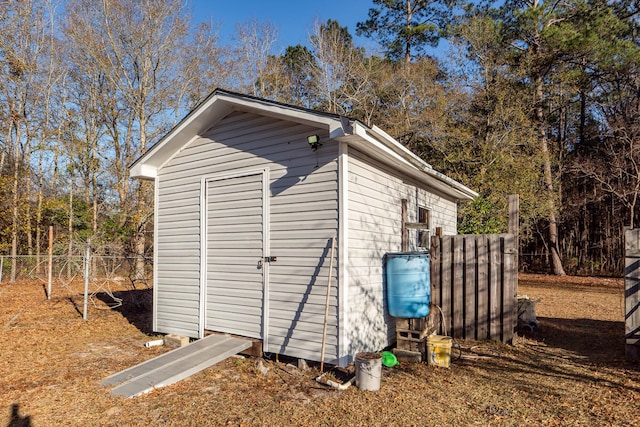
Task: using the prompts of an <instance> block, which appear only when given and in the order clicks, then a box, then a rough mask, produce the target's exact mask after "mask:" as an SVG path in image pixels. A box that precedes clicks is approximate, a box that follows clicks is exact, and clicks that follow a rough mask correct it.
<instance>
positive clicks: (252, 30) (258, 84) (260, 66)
mask: <svg viewBox="0 0 640 427" xmlns="http://www.w3.org/2000/svg"><path fill="white" fill-rule="evenodd" d="M277 39H278V28H277V27H276V26H275V25H273V24H272V23H271V22H269V21H265V22H260V21H258V20H257V19H254V20H252V21H248V22H245V23H242V24H238V25H237V27H236V35H235V41H236V43H237V46H236V47H235V49H234V51H235V54H236V57H237V59H238V60H237V62H236V63H237V69H236V72H237V75H238V86H239V89H240V90H242V91H245V92H248V93H251V94H252V95H254V96H265V80H266V79H265V77H266V74H267V64H268V59H269V53H270V52H271V49H272V48H273V45H274V43H275V42H276V41H277Z"/></svg>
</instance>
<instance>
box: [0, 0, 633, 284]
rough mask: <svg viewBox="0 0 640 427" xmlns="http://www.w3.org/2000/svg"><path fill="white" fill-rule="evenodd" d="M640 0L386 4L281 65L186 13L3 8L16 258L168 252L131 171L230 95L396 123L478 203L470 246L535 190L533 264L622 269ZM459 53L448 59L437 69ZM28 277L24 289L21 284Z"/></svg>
mask: <svg viewBox="0 0 640 427" xmlns="http://www.w3.org/2000/svg"><path fill="white" fill-rule="evenodd" d="M639 12H640V5H639V4H638V1H636V0H619V1H614V0H555V1H547V0H506V1H503V0H500V1H497V2H491V1H485V2H478V1H476V2H472V3H466V2H463V1H456V0H427V1H418V0H386V1H385V0H373V1H372V2H371V8H370V10H369V13H368V15H367V16H362V17H361V19H360V20H359V23H358V25H357V27H356V28H355V34H357V35H359V36H363V37H366V38H369V39H371V40H373V41H375V42H376V44H377V45H378V46H380V51H379V52H371V51H367V50H366V49H365V48H363V47H361V46H358V45H357V44H356V42H355V41H354V38H353V34H351V33H350V32H349V29H347V28H346V27H343V26H341V24H340V23H339V22H337V21H335V20H328V21H327V22H324V23H320V22H318V23H317V24H315V25H314V27H313V28H311V29H310V34H311V35H310V37H309V39H308V40H305V41H304V42H303V43H301V44H298V45H295V46H289V47H287V48H286V49H284V50H283V51H282V52H281V53H278V54H274V53H273V46H274V43H276V41H277V40H278V28H276V27H275V26H274V25H273V24H272V23H270V22H268V21H260V20H257V19H256V20H252V21H249V22H245V23H240V24H238V25H237V27H236V31H235V35H234V37H233V39H232V41H231V42H228V43H223V42H222V41H221V39H220V38H219V36H218V33H217V29H216V28H215V27H214V26H212V25H211V24H207V23H195V21H194V20H193V19H192V17H190V16H189V13H188V3H185V1H183V0H65V1H58V2H55V1H52V0H15V1H11V0H4V1H2V0H0V254H4V255H6V257H7V260H9V261H8V262H10V263H11V269H12V272H13V271H14V270H15V269H16V265H15V262H16V261H15V260H16V258H17V256H18V255H25V254H28V255H33V256H37V257H39V256H40V255H41V254H44V253H46V251H47V245H48V242H49V240H48V237H47V229H48V228H49V226H50V225H53V226H54V230H55V235H56V242H57V244H56V246H55V248H54V250H55V252H56V253H59V254H64V253H68V254H69V255H71V253H72V252H73V251H75V250H77V248H81V247H82V244H83V242H85V241H86V240H87V239H91V241H92V242H93V244H94V245H106V246H107V247H108V253H110V254H118V255H119V256H129V257H134V258H136V259H137V260H138V263H137V267H136V268H137V271H138V270H139V271H141V269H143V268H144V262H145V260H146V259H149V258H150V257H151V254H152V252H153V247H152V242H153V238H152V233H153V202H152V201H153V194H152V190H153V189H152V185H151V184H150V183H146V182H137V181H132V180H131V179H130V178H129V177H128V170H127V167H128V165H129V164H130V163H131V162H132V161H134V160H135V159H136V158H137V157H138V156H139V155H140V154H141V153H143V152H144V151H145V150H146V149H148V148H149V147H150V146H151V145H153V143H154V142H156V141H157V140H158V139H159V138H161V137H162V136H163V134H164V133H165V132H167V131H168V130H169V129H170V128H171V127H172V126H173V125H175V124H176V123H177V122H178V121H179V120H180V119H181V118H182V117H183V116H184V115H185V114H186V113H187V112H188V111H190V110H191V109H192V108H193V107H194V106H195V105H197V104H198V102H200V101H201V100H202V99H203V98H204V97H205V96H206V95H207V94H208V93H209V92H210V91H211V90H213V89H214V88H216V87H221V88H225V89H230V90H234V91H238V92H241V93H247V94H250V95H254V96H258V97H263V98H267V99H271V100H275V101H278V102H283V103H288V104H294V105H298V106H302V107H305V108H310V109H318V110H324V111H329V112H332V113H337V114H342V115H346V116H349V117H351V118H355V119H359V120H361V121H362V122H364V123H366V124H369V125H373V124H375V125H376V126H379V127H381V128H382V129H384V130H386V131H387V132H388V133H389V134H391V135H392V136H393V137H395V138H396V139H397V140H399V141H400V142H401V143H402V144H404V145H406V146H407V147H408V148H410V149H411V150H413V151H414V152H416V153H417V154H419V155H420V156H421V157H422V158H423V159H424V160H426V161H427V162H428V163H430V164H432V165H433V166H434V167H435V168H436V169H438V170H440V171H442V172H444V173H446V174H448V175H449V176H451V177H453V178H455V179H457V180H459V181H461V182H463V183H464V184H466V185H467V186H469V187H471V188H473V189H474V190H476V191H478V193H479V194H480V196H479V197H478V198H477V199H475V200H474V201H472V202H466V203H463V204H461V205H460V207H459V222H458V223H459V231H460V232H461V233H500V232H505V231H506V226H507V224H506V220H507V216H508V215H507V195H509V194H519V195H520V208H521V212H520V218H521V236H520V268H521V269H522V270H527V271H545V272H553V273H555V274H565V273H572V274H590V275H615V274H621V273H622V268H623V265H622V263H623V259H624V257H623V251H624V242H623V229H624V228H625V227H634V226H635V225H636V223H637V222H638V219H639V215H640V214H639V213H638V208H637V206H636V205H637V202H638V196H640V31H639V30H640V20H639V16H640V15H639ZM442 39H446V40H447V41H448V45H449V49H448V51H447V54H446V60H443V58H442V56H441V55H439V57H435V56H433V52H434V51H435V48H436V46H437V45H438V42H439V41H440V40H442ZM12 277H14V275H13V274H12Z"/></svg>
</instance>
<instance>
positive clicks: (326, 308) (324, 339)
mask: <svg viewBox="0 0 640 427" xmlns="http://www.w3.org/2000/svg"><path fill="white" fill-rule="evenodd" d="M335 247H336V238H335V237H332V238H331V257H330V258H329V277H328V278H327V299H326V301H325V304H324V326H323V329H322V350H321V351H320V373H322V372H324V350H325V347H326V344H327V323H329V301H330V300H331V276H333V253H334V251H335Z"/></svg>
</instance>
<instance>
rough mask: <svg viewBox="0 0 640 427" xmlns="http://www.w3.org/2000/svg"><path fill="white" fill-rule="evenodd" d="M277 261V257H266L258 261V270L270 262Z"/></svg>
mask: <svg viewBox="0 0 640 427" xmlns="http://www.w3.org/2000/svg"><path fill="white" fill-rule="evenodd" d="M277 260H278V257H275V256H266V257H263V258H260V261H258V268H262V266H263V265H264V264H265V263H267V262H269V263H271V262H276V261H277Z"/></svg>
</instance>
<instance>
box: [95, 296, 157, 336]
mask: <svg viewBox="0 0 640 427" xmlns="http://www.w3.org/2000/svg"><path fill="white" fill-rule="evenodd" d="M96 297H97V298H98V299H99V300H100V301H102V302H104V303H105V304H106V305H108V306H111V307H113V305H114V297H115V298H116V300H115V301H117V300H121V304H120V305H118V306H115V307H113V310H114V311H117V312H118V313H120V314H121V315H122V316H123V317H124V318H125V319H127V320H128V321H129V323H131V324H132V325H133V326H135V327H136V328H138V329H139V330H140V332H142V333H144V334H146V335H152V334H153V330H152V327H151V325H152V323H151V320H152V319H151V317H152V314H153V289H152V288H149V289H135V290H130V291H121V292H114V293H113V296H112V295H110V294H107V293H104V292H100V293H98V294H96Z"/></svg>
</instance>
